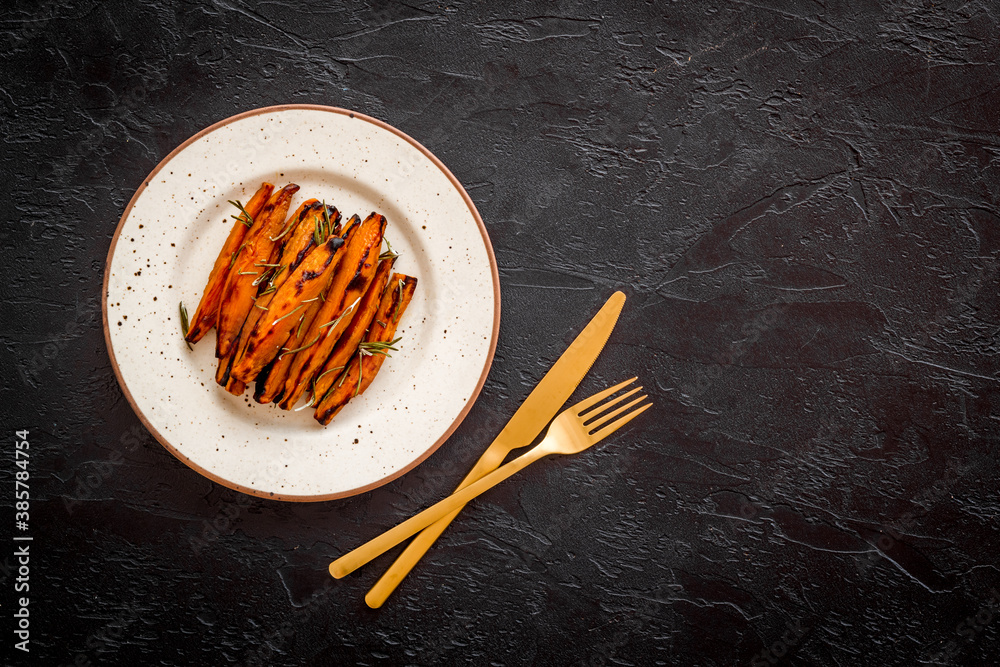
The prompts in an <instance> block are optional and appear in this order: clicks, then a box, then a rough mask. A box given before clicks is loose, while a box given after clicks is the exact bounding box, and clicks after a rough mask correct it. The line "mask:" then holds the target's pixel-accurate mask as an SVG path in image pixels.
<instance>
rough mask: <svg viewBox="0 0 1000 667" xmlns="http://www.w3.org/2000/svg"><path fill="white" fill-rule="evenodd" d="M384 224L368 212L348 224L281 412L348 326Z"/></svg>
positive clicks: (370, 272) (371, 272)
mask: <svg viewBox="0 0 1000 667" xmlns="http://www.w3.org/2000/svg"><path fill="white" fill-rule="evenodd" d="M385 222H386V221H385V216H382V215H379V214H378V213H372V214H371V215H369V216H368V217H367V218H365V220H364V222H362V223H361V224H360V225H357V224H356V225H352V226H351V227H350V228H349V229H348V231H347V233H346V235H345V242H346V243H345V246H344V258H343V260H342V261H341V263H340V266H339V267H338V268H337V272H336V273H335V274H334V276H333V282H331V283H330V289H329V290H328V291H327V293H326V301H325V302H324V303H323V304H322V305H321V306H320V309H319V312H318V313H317V314H316V317H315V318H314V319H313V321H312V324H311V325H310V327H309V333H308V334H307V335H306V337H305V339H304V340H305V341H306V343H307V344H308V347H306V348H305V349H303V350H301V351H300V352H298V353H297V354H296V355H295V359H294V361H293V364H292V367H291V369H289V372H288V377H287V378H286V380H285V388H284V391H283V395H282V398H281V403H280V405H281V407H282V408H284V409H285V410H289V409H291V408H292V407H293V406H294V405H295V403H296V402H298V400H299V399H300V398H301V397H302V394H303V393H305V392H306V391H307V390H308V389H309V385H310V384H311V383H312V379H313V377H315V376H316V374H317V373H318V371H319V369H320V367H321V366H322V365H323V363H324V362H325V361H326V359H327V357H329V356H330V352H331V351H332V350H333V346H334V345H335V344H336V343H337V340H338V338H339V337H340V335H341V334H342V333H343V331H344V329H346V328H347V326H348V325H349V324H350V322H351V314H352V313H354V312H355V311H354V309H355V308H356V305H357V304H356V302H358V301H360V299H361V297H362V296H363V295H364V293H365V292H366V291H367V289H368V285H369V284H370V283H371V281H372V278H373V277H374V276H375V269H376V266H377V264H378V254H379V250H380V249H381V247H382V234H383V232H384V231H385ZM314 339H315V342H313V340H314Z"/></svg>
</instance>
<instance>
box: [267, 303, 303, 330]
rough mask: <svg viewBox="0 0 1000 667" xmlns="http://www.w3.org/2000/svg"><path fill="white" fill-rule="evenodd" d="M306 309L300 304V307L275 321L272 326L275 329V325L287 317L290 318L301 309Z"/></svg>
mask: <svg viewBox="0 0 1000 667" xmlns="http://www.w3.org/2000/svg"><path fill="white" fill-rule="evenodd" d="M304 307H305V306H303V305H302V304H299V305H297V306H295V308H293V309H292V310H291V311H289V312H288V313H286V314H285V315H282V316H281V317H279V318H278V319H276V320H275V321H273V322H271V326H272V327H273V326H274V325H275V324H277V323H278V322H280V321H281V320H283V319H285V318H286V317H290V316H291V315H294V314H295V313H296V312H298V311H299V310H300V309H301V308H304Z"/></svg>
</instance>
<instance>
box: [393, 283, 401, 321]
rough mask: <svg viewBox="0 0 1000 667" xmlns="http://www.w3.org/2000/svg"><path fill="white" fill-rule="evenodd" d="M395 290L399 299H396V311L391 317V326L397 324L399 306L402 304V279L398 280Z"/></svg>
mask: <svg viewBox="0 0 1000 667" xmlns="http://www.w3.org/2000/svg"><path fill="white" fill-rule="evenodd" d="M396 289H397V290H398V291H399V297H398V298H397V299H396V311H395V313H393V315H392V322H393V324H395V323H396V322H399V304H400V303H402V301H403V279H402V278H400V279H399V285H398V286H397V287H396Z"/></svg>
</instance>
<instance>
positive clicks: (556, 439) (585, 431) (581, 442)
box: [330, 378, 652, 579]
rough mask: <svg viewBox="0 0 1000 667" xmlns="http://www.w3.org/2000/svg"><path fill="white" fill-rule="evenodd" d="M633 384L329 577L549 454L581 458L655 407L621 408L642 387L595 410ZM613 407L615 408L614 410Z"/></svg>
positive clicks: (568, 415)
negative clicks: (573, 455)
mask: <svg viewBox="0 0 1000 667" xmlns="http://www.w3.org/2000/svg"><path fill="white" fill-rule="evenodd" d="M635 380H636V378H632V379H631V380H627V381H625V382H622V383H621V384H618V385H615V386H614V387H610V388H608V389H605V390H604V391H601V392H598V393H596V394H594V395H593V396H591V397H590V398H585V399H584V400H582V401H580V402H579V403H577V404H576V405H574V406H572V407H569V408H567V409H565V410H563V411H562V412H561V413H559V416H557V417H556V418H555V419H554V420H553V421H552V424H550V425H549V430H548V433H546V434H545V438H544V439H543V440H542V441H541V442H540V443H538V444H537V445H536V446H535V447H532V448H531V449H530V450H528V452H527V453H525V454H522V455H521V456H519V457H517V458H516V459H514V460H513V461H510V462H509V463H506V464H504V465H502V466H500V467H499V468H497V469H496V470H494V471H493V472H491V473H490V474H488V475H486V476H485V477H482V478H480V479H479V481H477V482H474V483H472V484H470V485H469V486H467V487H465V488H464V489H462V490H461V491H456V492H455V493H453V494H452V495H450V496H448V497H447V498H445V499H444V500H442V501H441V502H439V503H437V504H436V505H432V506H431V507H428V508H427V509H425V510H424V511H423V512H421V513H420V514H417V515H416V516H413V517H410V518H409V519H407V520H406V521H404V522H403V523H401V524H399V525H398V526H396V527H395V528H391V529H389V530H387V531H386V532H384V533H382V534H381V535H379V536H378V537H376V538H375V539H373V540H371V541H369V542H366V543H365V544H362V545H361V546H360V547H358V548H357V549H355V550H354V551H351V552H350V553H347V554H344V555H343V556H341V557H340V558H338V559H337V560H335V561H333V562H332V563H330V574H332V575H333V576H334V577H335V578H337V579H340V578H341V577H343V576H346V575H348V574H350V573H351V572H354V570H356V569H358V568H359V567H361V566H362V565H364V564H365V563H367V562H368V561H370V560H372V559H373V558H376V557H378V556H380V555H382V554H383V553H385V552H386V551H388V550H389V549H391V548H393V547H394V546H396V545H397V544H399V543H400V542H402V541H403V540H405V539H406V538H408V537H411V536H412V535H414V534H416V533H418V532H420V531H421V530H423V529H424V528H426V527H427V526H429V525H431V524H432V523H434V522H435V521H437V520H438V519H440V518H441V517H443V516H447V515H448V514H451V513H452V512H453V511H455V510H456V509H458V508H460V507H462V506H463V505H465V504H466V503H468V502H469V501H470V500H472V499H473V498H475V497H476V496H478V495H479V494H481V493H483V492H484V491H486V490H487V489H490V488H492V487H493V486H495V485H497V484H499V483H500V482H502V481H503V480H505V479H507V478H508V477H510V476H511V475H513V474H514V473H516V472H517V471H519V470H523V469H524V468H526V467H527V466H529V465H531V464H532V463H534V462H535V461H537V460H538V459H540V458H542V457H544V456H548V455H550V454H577V453H579V452H582V451H583V450H585V449H587V448H588V447H591V446H592V445H595V444H597V443H598V442H600V441H601V440H603V439H604V438H606V437H608V436H609V435H611V434H612V433H614V432H615V431H617V430H618V429H620V428H621V427H622V426H624V425H625V424H627V423H629V422H630V421H632V420H633V419H635V418H636V417H638V416H639V415H640V414H641V413H643V412H645V411H646V409H647V408H649V407H650V406H651V405H652V403H647V404H645V405H643V406H640V407H636V405H638V404H639V403H640V402H641V401H643V400H644V399H645V398H646V396H645V395H643V396H640V397H639V398H636V399H633V400H632V401H630V402H628V403H627V404H625V405H621V403H622V401H624V400H625V399H626V398H628V397H629V396H632V395H633V394H635V393H636V392H638V391H640V390H641V389H642V387H635V388H634V389H631V390H630V391H628V392H626V393H624V394H622V395H621V396H617V397H615V398H614V399H612V400H610V401H608V402H607V403H604V404H602V405H600V406H597V404H598V403H600V402H601V401H603V400H604V399H606V398H608V397H609V396H611V395H612V394H614V393H615V392H617V391H620V390H622V389H624V388H625V387H627V386H628V385H630V384H632V383H633V382H635ZM595 406H596V407H595ZM615 406H618V407H615ZM611 408H615V409H613V410H611ZM608 410H610V411H608ZM626 411H628V412H626ZM588 413H589V414H588ZM623 413H625V414H623Z"/></svg>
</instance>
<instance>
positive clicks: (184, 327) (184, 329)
mask: <svg viewBox="0 0 1000 667" xmlns="http://www.w3.org/2000/svg"><path fill="white" fill-rule="evenodd" d="M180 311H181V333H182V334H184V344H185V345H187V346H188V349H189V350H193V349H194V348H193V347H191V343H189V342H188V340H187V336H188V330H189V328H190V327H189V323H188V311H187V308H185V307H184V302H183V301H181V302H180Z"/></svg>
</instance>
